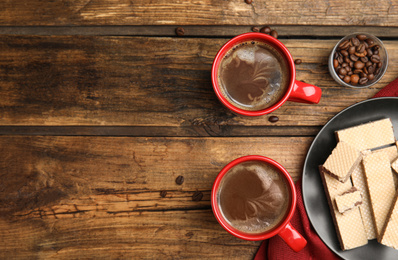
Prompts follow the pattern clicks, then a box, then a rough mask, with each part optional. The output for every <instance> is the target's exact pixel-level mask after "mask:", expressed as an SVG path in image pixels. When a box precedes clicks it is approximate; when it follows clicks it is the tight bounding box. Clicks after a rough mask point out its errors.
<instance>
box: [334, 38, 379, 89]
mask: <svg viewBox="0 0 398 260" xmlns="http://www.w3.org/2000/svg"><path fill="white" fill-rule="evenodd" d="M379 49H380V46H379V45H377V44H376V42H375V41H374V40H373V39H371V38H368V37H367V36H366V35H364V34H359V35H356V36H355V37H351V39H348V40H345V41H343V42H341V43H340V44H339V45H338V46H337V48H336V52H335V53H334V54H333V67H334V69H335V71H336V73H337V76H338V77H339V78H341V79H342V80H343V81H344V82H346V83H348V84H351V85H357V84H359V85H364V84H366V83H367V82H369V81H370V80H373V79H375V78H376V77H377V76H378V74H379V72H380V71H381V67H382V66H383V63H382V62H381V57H380V55H379Z"/></svg>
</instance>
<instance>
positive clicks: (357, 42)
mask: <svg viewBox="0 0 398 260" xmlns="http://www.w3.org/2000/svg"><path fill="white" fill-rule="evenodd" d="M350 41H351V44H352V45H353V46H358V45H359V40H358V38H356V37H352V38H351V40H350Z"/></svg>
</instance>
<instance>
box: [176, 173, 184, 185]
mask: <svg viewBox="0 0 398 260" xmlns="http://www.w3.org/2000/svg"><path fill="white" fill-rule="evenodd" d="M176 183H177V184H178V185H181V184H183V183H184V176H181V175H180V176H178V177H177V178H176Z"/></svg>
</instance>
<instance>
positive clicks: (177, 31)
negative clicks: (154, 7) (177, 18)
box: [176, 27, 185, 36]
mask: <svg viewBox="0 0 398 260" xmlns="http://www.w3.org/2000/svg"><path fill="white" fill-rule="evenodd" d="M176 34H177V35H178V36H183V35H184V34H185V30H184V28H182V27H177V28H176Z"/></svg>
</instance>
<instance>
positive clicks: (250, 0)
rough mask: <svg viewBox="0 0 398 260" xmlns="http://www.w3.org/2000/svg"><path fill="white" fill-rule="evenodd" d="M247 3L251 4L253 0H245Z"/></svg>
mask: <svg viewBox="0 0 398 260" xmlns="http://www.w3.org/2000/svg"><path fill="white" fill-rule="evenodd" d="M245 2H246V4H251V3H252V2H253V0H245Z"/></svg>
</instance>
